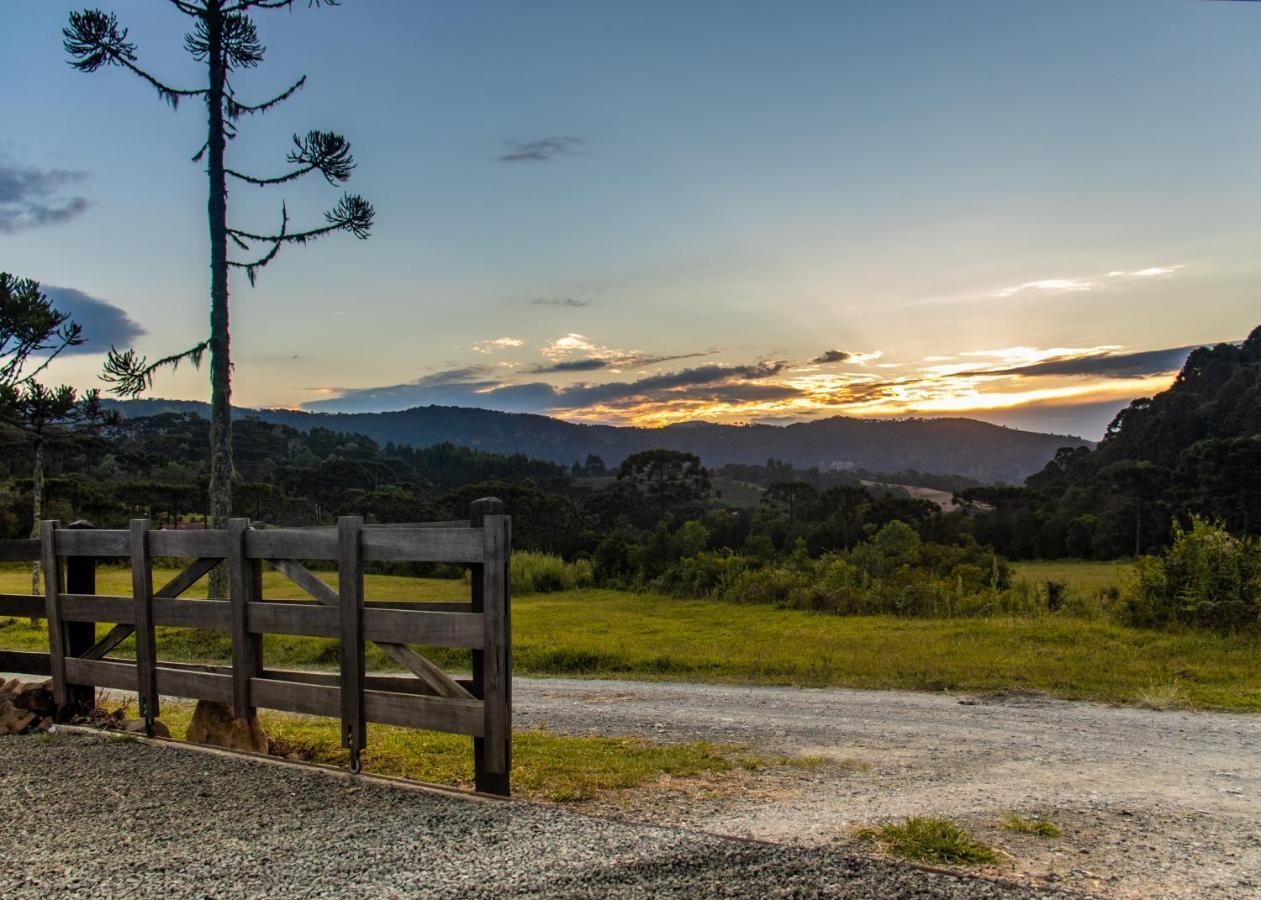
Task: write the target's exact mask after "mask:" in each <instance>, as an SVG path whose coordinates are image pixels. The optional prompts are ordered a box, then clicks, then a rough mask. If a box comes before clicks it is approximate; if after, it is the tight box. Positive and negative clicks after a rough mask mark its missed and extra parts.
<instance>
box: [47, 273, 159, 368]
mask: <svg viewBox="0 0 1261 900" xmlns="http://www.w3.org/2000/svg"><path fill="white" fill-rule="evenodd" d="M43 291H44V293H45V294H46V295H47V296H48V299H49V300H51V301H53V305H54V306H55V307H56V308H57V309H59V310H61V311H62V312H65V313H69V314H70V318H71V319H72V320H73V321H75V322H77V323H78V324H79V325H81V326H83V337H84V338H85V340H84V342H83V343H82V344H80V345H78V346H77V347H67V348H66V350H65V352H66V353H67V354H71V353H104V352H105V351H106V350H108V349H109V348H110V347H129V346H131V344H132V343H133V342H134V341H135V339H136V338H138V337H140V336H141V335H142V334H144V333H145V330H144V328H143V327H141V325H140V324H139V323H138V322H136V321H135V320H134V319H132V318H131V316H129V315H128V314H127V312H126V311H125V310H123V309H121V308H120V307H117V306H115V305H114V304H113V303H110V302H109V301H108V300H102V299H100V298H99V297H92V296H90V295H88V294H85V293H84V292H83V291H78V290H75V289H74V288H67V287H56V286H52V285H44V286H43Z"/></svg>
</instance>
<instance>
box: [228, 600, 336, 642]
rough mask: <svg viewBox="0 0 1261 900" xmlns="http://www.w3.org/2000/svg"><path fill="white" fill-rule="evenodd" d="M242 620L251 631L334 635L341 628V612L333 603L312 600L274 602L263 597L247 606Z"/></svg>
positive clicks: (310, 635) (305, 635) (313, 635)
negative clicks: (318, 602)
mask: <svg viewBox="0 0 1261 900" xmlns="http://www.w3.org/2000/svg"><path fill="white" fill-rule="evenodd" d="M245 622H246V625H247V626H248V627H249V630H250V631H251V632H253V633H254V634H296V635H301V636H303V637H337V635H338V634H340V628H341V624H340V623H341V612H340V611H339V610H338V609H337V608H336V607H334V606H323V605H321V604H317V603H313V602H301V601H300V602H297V603H277V602H275V601H272V600H266V601H263V602H261V603H250V604H248V605H247V606H246V611H245Z"/></svg>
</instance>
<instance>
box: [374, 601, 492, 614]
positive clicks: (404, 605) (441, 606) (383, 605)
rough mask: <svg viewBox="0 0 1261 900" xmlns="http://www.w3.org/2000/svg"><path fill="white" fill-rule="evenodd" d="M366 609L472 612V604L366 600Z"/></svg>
mask: <svg viewBox="0 0 1261 900" xmlns="http://www.w3.org/2000/svg"><path fill="white" fill-rule="evenodd" d="M363 608H364V609H409V610H411V611H412V612H454V613H458V612H472V611H473V604H472V603H470V602H467V601H465V602H459V601H441V600H415V601H412V600H365V601H364V602H363Z"/></svg>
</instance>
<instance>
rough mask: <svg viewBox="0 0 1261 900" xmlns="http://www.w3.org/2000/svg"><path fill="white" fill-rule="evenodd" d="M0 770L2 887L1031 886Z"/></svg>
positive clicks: (70, 737) (784, 889) (505, 822)
mask: <svg viewBox="0 0 1261 900" xmlns="http://www.w3.org/2000/svg"><path fill="white" fill-rule="evenodd" d="M0 763H2V765H0V815H2V816H3V822H4V825H3V828H0V859H4V860H5V872H4V876H3V877H4V881H3V884H4V894H5V896H8V897H14V898H27V897H30V898H37V897H38V898H45V897H68V896H93V897H121V896H162V897H199V898H200V897H224V898H228V897H276V898H283V897H374V898H376V897H437V898H447V897H450V898H456V897H460V898H465V897H486V898H491V897H495V898H498V897H532V896H546V897H609V896H614V897H688V898H693V897H798V898H804V897H823V896H827V897H918V898H936V897H941V898H962V897H970V898H997V897H1005V898H1006V897H1012V898H1024V897H1035V896H1048V894H1047V893H1045V892H1039V891H1036V890H1035V889H1033V888H1025V887H1018V886H1013V885H1010V884H1006V885H1004V884H1000V883H997V882H992V881H987V880H980V879H972V878H961V877H956V876H952V875H945V874H938V873H933V872H927V871H923V870H920V869H916V868H913V867H910V866H905V865H895V864H891V863H884V862H879V861H874V860H867V859H861V858H856V857H852V856H847V855H845V854H842V853H837V852H834V851H829V850H825V849H818V848H803V847H777V846H770V845H763V844H753V843H749V842H742V841H737V840H732V839H726V838H719V837H714V836H709V835H703V834H697V833H691V832H686V831H681V830H677V829H667V828H656V827H650V826H644V825H634V824H625V823H616V822H610V821H604V820H600V819H594V818H590V817H586V816H579V815H574V814H572V813H567V812H564V811H561V810H558V809H554V808H547V807H541V806H535V805H531V804H526V803H516V802H514V803H503V802H494V801H477V800H474V799H464V798H452V797H445V796H440V795H435V794H429V793H422V792H417V791H411V790H403V789H400V788H397V787H390V786H387V785H381V784H377V783H373V782H369V781H365V780H363V779H351V778H350V777H349V776H342V775H336V776H334V775H326V774H322V773H318V772H312V771H309V770H303V769H298V768H295V767H288V766H279V765H269V764H266V763H260V762H256V761H252V760H249V759H245V758H224V757H221V756H213V755H207V754H205V753H201V752H197V751H194V750H189V749H180V748H175V747H163V746H152V745H149V744H145V743H140V742H127V741H120V740H117V739H114V738H109V737H103V736H93V735H77V734H64V733H63V734H57V735H53V736H52V737H50V738H39V737H10V738H0Z"/></svg>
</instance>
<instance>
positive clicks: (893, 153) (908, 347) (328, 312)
mask: <svg viewBox="0 0 1261 900" xmlns="http://www.w3.org/2000/svg"><path fill="white" fill-rule="evenodd" d="M102 6H103V8H105V9H108V10H111V11H113V12H116V13H117V14H118V17H119V19H120V21H121V23H122V24H123V25H125V26H126V27H127V28H129V40H131V41H133V42H135V43H136V45H137V48H138V55H139V62H140V64H141V65H142V66H145V67H147V68H148V69H150V70H152V71H153V72H155V73H156V74H158V75H160V76H161V77H163V78H164V79H166V80H168V81H169V82H171V83H175V84H178V85H183V86H189V87H195V86H198V84H199V83H200V82H201V81H204V77H205V73H204V69H199V66H198V64H197V63H196V62H195V61H194V60H192V59H191V58H190V57H189V56H188V55H187V54H186V53H185V51H184V50H183V47H182V36H183V34H184V32H185V31H186V30H187V20H186V19H185V18H184V17H183V16H181V15H180V14H179V13H178V12H177V11H176V10H175V8H174V6H173V5H172V4H170V3H163V2H161V0H114V2H112V3H111V2H109V0H102ZM76 8H78V6H77V5H76V4H71V3H63V2H61V0H41V2H39V3H23V2H18V0H0V22H2V27H0V86H2V87H0V89H2V90H3V94H4V98H5V99H4V105H5V128H4V129H3V131H2V132H0V270H6V271H11V272H14V273H17V274H21V275H27V276H30V277H34V278H36V279H38V280H39V281H40V282H41V283H42V284H43V285H44V287H45V290H46V291H47V293H48V294H49V296H51V297H53V298H54V299H55V300H56V301H57V302H58V304H59V305H60V306H62V307H63V308H65V309H67V310H68V311H71V312H72V313H73V314H74V315H75V317H76V318H77V319H78V320H79V321H80V322H81V323H82V324H83V325H84V331H85V334H86V336H87V337H88V339H89V340H88V343H86V344H85V345H83V346H82V347H79V348H76V351H77V352H75V353H73V354H69V355H66V356H64V357H63V358H61V359H58V360H57V361H56V362H55V363H54V364H53V367H52V368H51V369H50V372H49V374H50V378H52V379H54V380H60V381H67V382H70V383H73V384H76V385H78V386H80V387H91V386H95V385H97V384H99V382H98V380H97V373H98V372H99V371H100V366H101V362H102V358H103V356H102V355H103V353H104V352H105V351H106V350H107V349H108V348H109V346H110V345H111V344H113V345H116V346H118V347H120V348H122V347H134V348H136V349H137V350H138V352H140V353H142V354H147V355H149V356H150V357H159V356H164V355H167V354H169V353H173V352H177V351H179V350H183V349H185V348H187V347H190V346H192V345H193V344H196V343H197V342H198V341H200V340H202V339H204V338H205V337H206V336H207V333H208V325H207V320H208V306H209V302H208V291H209V268H208V253H209V247H208V240H207V234H206V220H205V213H204V210H205V203H206V181H205V175H204V171H203V166H202V165H201V164H198V163H195V162H193V161H192V159H191V157H192V156H193V155H194V153H195V152H196V151H197V149H198V147H199V146H200V145H201V143H202V142H203V141H204V128H205V117H204V108H201V107H199V106H198V105H197V104H196V103H195V102H186V103H184V104H182V105H181V106H180V108H179V109H178V110H172V109H170V108H169V107H168V106H167V105H165V104H164V103H163V102H162V101H161V100H160V99H159V98H158V97H157V95H156V94H155V92H154V91H153V90H152V89H151V88H150V87H148V86H147V85H145V84H143V83H142V82H140V81H139V80H138V79H136V78H135V77H134V76H131V75H130V74H129V73H127V72H125V71H123V70H121V69H118V68H113V69H104V70H101V71H98V72H96V73H94V74H91V75H87V74H82V73H79V72H76V71H75V70H73V69H71V68H70V66H68V65H67V63H66V55H65V53H64V51H63V50H62V49H61V34H60V29H61V28H62V26H63V25H64V24H65V21H66V17H67V14H68V12H69V11H71V10H73V9H76ZM255 18H256V21H257V24H258V26H259V31H260V34H261V37H262V39H263V41H264V43H265V44H266V45H267V48H268V54H267V58H266V61H265V62H264V64H263V65H262V66H261V67H259V68H257V69H253V70H247V71H243V72H240V73H238V74H237V75H236V76H235V79H234V80H235V85H236V89H237V91H238V94H239V95H240V97H241V98H242V99H246V100H261V99H265V98H266V97H269V96H271V94H273V93H276V92H278V91H279V90H282V89H283V88H285V87H287V86H288V85H289V84H290V83H291V82H293V81H294V80H295V79H296V78H297V77H299V76H301V75H303V74H305V75H306V76H307V81H306V83H305V86H304V87H303V89H302V90H300V91H299V92H298V93H297V94H296V95H295V96H294V98H293V99H292V100H290V101H289V102H287V103H285V104H284V105H282V106H281V107H279V108H277V109H276V110H275V111H274V112H272V113H271V114H269V115H267V116H266V117H259V118H255V119H250V120H246V121H244V122H243V123H242V127H241V134H240V136H239V137H238V138H237V139H236V140H234V141H233V142H232V143H231V145H230V148H229V156H228V162H229V165H230V166H232V167H234V168H237V169H241V170H245V171H249V172H252V173H256V174H259V175H274V174H278V173H280V172H283V171H285V170H286V162H285V155H286V153H287V151H288V149H289V147H290V146H291V140H292V138H291V136H292V135H293V134H294V133H305V132H306V131H308V130H309V129H313V128H320V129H325V130H336V131H339V132H341V133H343V134H345V135H346V136H347V138H348V139H349V140H350V141H351V143H352V146H353V148H354V151H355V155H356V159H357V161H358V168H357V169H356V171H355V173H354V177H353V178H352V179H351V181H350V183H349V184H348V185H347V188H348V189H349V190H351V191H354V192H358V193H362V194H363V195H364V196H365V197H367V198H368V199H369V200H370V201H372V202H373V204H374V205H375V207H376V210H377V216H376V223H375V226H374V229H373V233H372V236H371V238H370V239H369V240H367V241H363V242H361V241H358V240H356V239H354V238H353V237H351V236H349V235H334V236H332V237H329V238H327V239H325V240H323V241H321V242H319V243H316V244H312V245H309V246H307V247H293V248H288V249H286V250H284V251H283V253H282V254H281V256H280V257H278V258H277V260H276V261H275V262H274V263H272V264H271V265H270V266H268V267H267V268H266V269H265V270H263V271H262V272H261V273H260V274H259V278H258V282H257V285H256V286H253V287H251V286H250V285H249V284H248V282H247V281H246V279H245V278H244V277H243V276H241V277H237V276H235V275H234V277H233V282H232V334H233V354H234V356H233V359H234V363H235V369H234V377H235V381H234V396H233V400H234V402H235V403H236V404H237V405H241V406H254V407H263V406H266V407H291V408H305V409H309V410H322V411H362V410H387V409H403V408H407V407H411V406H417V405H426V404H430V403H437V404H448V405H461V406H478V407H484V408H490V409H500V410H505V411H512V412H536V413H543V414H547V415H554V416H558V417H561V418H565V419H569V420H571V421H587V422H607V423H612V424H640V425H665V424H669V423H673V422H683V421H692V420H707V421H722V422H791V421H801V420H804V419H812V418H821V417H826V416H831V415H838V414H840V415H856V416H935V415H965V416H972V417H975V418H981V419H985V420H987V421H993V422H998V423H1000V424H1007V425H1012V426H1014V427H1020V428H1027V429H1033V430H1040V431H1054V432H1057V433H1062V434H1075V435H1079V436H1083V437H1087V438H1092V439H1097V438H1099V437H1100V436H1101V435H1102V434H1103V431H1104V429H1105V427H1106V425H1107V423H1108V421H1109V420H1110V419H1111V418H1112V416H1113V415H1114V414H1115V412H1116V411H1117V410H1118V409H1119V408H1121V407H1122V406H1124V405H1125V404H1126V403H1127V402H1128V401H1129V400H1131V399H1133V398H1135V397H1140V396H1150V395H1151V394H1153V393H1155V392H1158V391H1160V390H1163V389H1164V388H1165V387H1167V386H1168V385H1169V383H1170V382H1171V380H1172V378H1173V375H1174V373H1175V372H1176V370H1177V369H1178V368H1179V366H1180V365H1181V362H1182V360H1183V359H1185V356H1186V354H1187V353H1188V352H1189V350H1190V348H1193V347H1195V346H1198V345H1201V344H1205V343H1215V342H1219V341H1230V340H1242V339H1243V338H1244V337H1245V336H1246V335H1247V333H1248V332H1249V331H1250V330H1251V329H1252V328H1253V327H1255V326H1256V325H1258V324H1259V323H1261V302H1258V299H1257V296H1256V291H1255V290H1254V285H1255V284H1256V283H1257V280H1258V275H1259V274H1261V271H1259V270H1261V254H1258V253H1257V252H1256V248H1257V246H1258V241H1259V239H1261V169H1259V168H1258V166H1257V164H1256V160H1257V159H1258V158H1261V95H1259V94H1258V91H1257V85H1258V84H1261V53H1259V52H1258V48H1259V47H1261V3H1244V2H1212V0H1108V2H1099V0H1023V2H1020V3H1012V2H1010V0H903V2H899V3H884V2H876V0H870V2H845V3H840V2H835V0H829V2H820V3H811V2H806V0H797V2H793V3H789V4H783V3H771V2H758V3H751V2H739V0H723V2H716V0H715V2H702V0H696V2H689V3H683V4H681V3H675V2H656V0H639V2H636V3H633V4H632V3H623V4H604V3H600V4H593V3H589V2H581V0H578V2H546V0H539V2H529V3H521V2H507V0H505V2H472V3H470V2H460V3H457V2H438V0H431V2H414V0H344V2H343V3H342V4H341V5H340V6H337V7H333V8H317V9H308V8H307V7H306V4H305V3H302V2H300V0H299V2H298V3H296V4H295V5H294V8H293V10H292V11H288V12H286V11H280V12H267V11H261V12H258V13H256V14H255ZM339 196H340V190H339V189H335V188H332V187H330V186H329V185H327V184H326V183H325V182H324V181H323V180H322V179H319V178H318V176H314V177H313V178H308V179H304V180H303V181H302V182H299V183H296V184H290V185H286V186H284V187H280V188H266V189H260V188H255V187H252V186H249V185H244V184H241V185H233V186H232V194H231V197H230V217H231V220H232V222H233V224H234V225H235V226H236V227H241V228H244V229H246V230H253V231H265V230H269V229H272V228H274V227H276V224H277V223H278V221H279V218H280V214H281V204H282V202H283V203H284V205H285V208H286V209H287V210H288V212H289V215H290V217H291V219H292V221H293V223H294V225H295V226H301V225H304V224H307V223H314V224H318V223H319V222H320V221H321V218H322V214H323V211H324V210H326V209H328V208H330V207H331V206H332V205H333V204H334V203H336V201H337V199H338V197H339ZM208 391H209V387H208V373H207V372H206V371H205V370H202V371H198V370H195V369H191V368H188V367H185V368H181V369H180V370H178V371H176V372H174V373H169V374H164V375H162V376H160V377H159V379H158V382H157V384H156V385H155V388H154V391H153V395H154V396H162V397H171V398H183V399H206V398H207V396H208Z"/></svg>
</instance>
